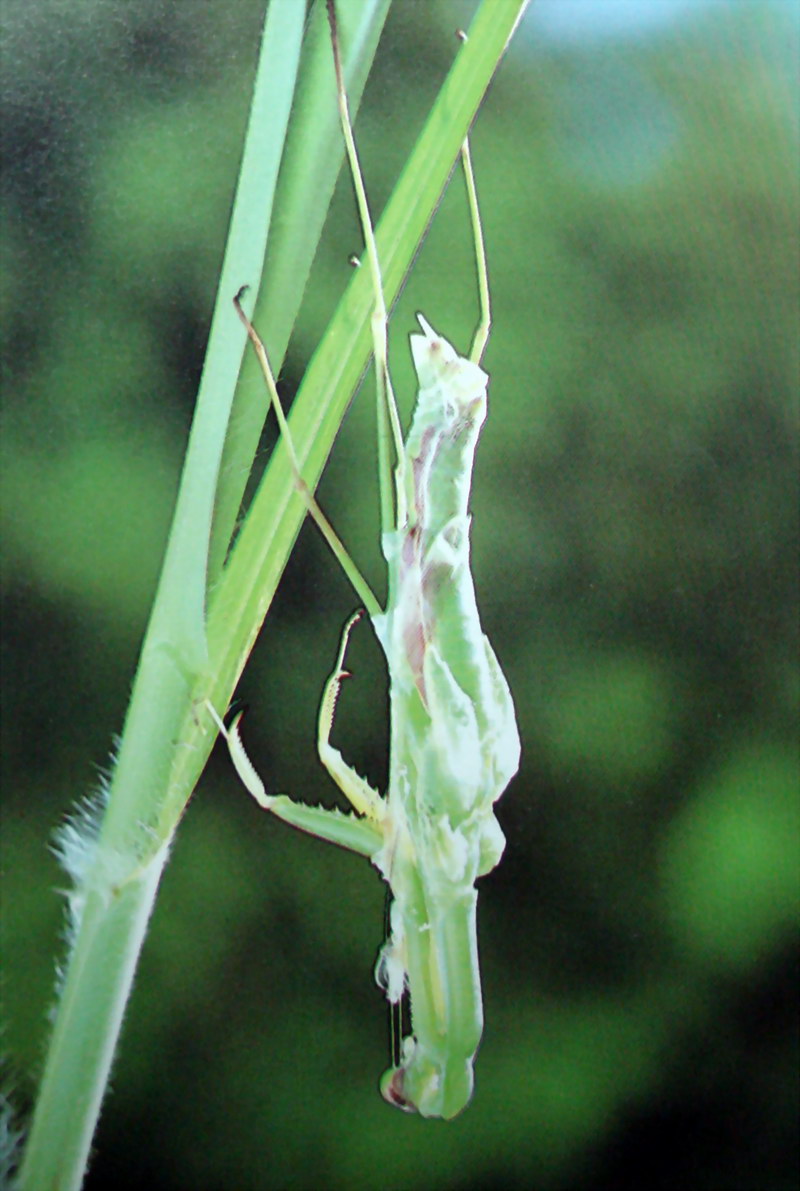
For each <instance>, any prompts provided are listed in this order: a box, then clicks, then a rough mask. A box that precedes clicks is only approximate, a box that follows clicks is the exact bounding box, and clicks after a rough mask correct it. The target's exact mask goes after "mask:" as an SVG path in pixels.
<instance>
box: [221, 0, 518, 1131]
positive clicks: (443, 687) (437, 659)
mask: <svg viewBox="0 0 800 1191" xmlns="http://www.w3.org/2000/svg"><path fill="white" fill-rule="evenodd" d="M328 4H329V12H330V14H331V27H332V33H333V47H334V59H335V63H336V73H337V83H338V92H339V105H340V109H341V113H342V124H343V130H344V135H345V141H346V143H347V150H348V157H349V160H350V166H351V171H352V174H353V181H354V185H355V188H356V195H357V198H358V203H359V210H360V214H361V219H362V224H363V228H364V236H365V240H366V247H367V255H368V258H369V264H370V267H371V269H372V272H373V276H374V278H375V291H376V316H375V319H374V327H375V359H376V374H377V377H378V404H379V426H380V427H381V428H382V434H381V443H380V444H379V457H380V472H381V493H382V509H383V533H382V541H381V547H382V551H383V554H384V557H385V559H386V564H387V569H388V599H387V603H386V608H385V609H382V608H381V607H380V605H379V603H378V601H377V600H376V598H375V596H374V595H373V593H372V592H371V590H370V589H369V587H368V585H367V584H366V582H365V581H364V580H363V578H362V577H361V576H360V574H359V572H358V571H357V569H356V568H355V566H354V564H353V563H352V560H351V559H350V558H349V556H348V555H347V554H346V552H345V551H344V548H343V546H342V545H341V543H340V542H339V539H338V538H337V537H336V535H335V533H334V531H333V529H332V527H331V526H330V524H329V522H328V521H327V519H326V518H325V516H324V514H323V513H322V511H321V510H320V508H319V506H318V505H317V503H316V501H315V500H314V498H313V496H312V495H311V494H310V493H309V492H308V490H307V488H306V487H305V485H304V483H303V481H302V480H301V479H300V477H299V471H297V469H295V470H296V478H297V482H298V487H299V488H300V490H301V491H302V492H303V493H304V496H305V499H306V501H307V504H308V508H309V512H310V513H311V515H312V516H313V518H314V520H315V521H316V522H317V524H318V525H319V527H320V529H321V530H322V532H323V534H324V535H325V537H326V539H327V541H328V542H329V544H330V545H331V547H332V549H333V550H334V553H335V554H336V556H337V558H339V560H340V561H341V562H342V565H343V566H344V568H345V571H346V573H347V574H348V577H349V578H350V579H351V581H352V583H353V586H354V587H355V589H356V591H357V593H358V595H359V598H360V599H361V601H362V602H363V604H364V606H365V608H366V610H367V613H368V614H369V618H370V620H371V622H372V625H373V628H374V630H375V633H376V635H377V637H378V640H379V641H380V644H381V646H382V647H383V651H384V653H385V655H386V661H387V665H388V669H389V677H390V715H391V729H390V733H391V734H390V750H391V751H390V769H389V787H388V790H387V793H386V796H385V797H384V796H382V795H381V794H380V793H379V792H378V791H377V790H375V789H373V788H372V787H371V786H370V785H369V784H368V783H367V782H366V781H365V780H364V779H363V778H361V777H360V776H359V775H358V774H357V773H356V772H355V771H354V770H353V769H351V768H350V766H349V765H347V763H346V762H345V761H344V759H343V757H342V755H341V753H340V752H339V750H338V749H336V748H334V747H333V746H332V745H331V743H330V730H331V724H332V721H333V712H334V707H335V704H336V697H337V694H338V691H339V686H340V684H341V681H342V679H343V677H345V674H346V671H345V669H344V657H345V651H346V647H347V639H348V636H349V633H350V630H351V628H352V626H353V624H354V622H355V620H357V619H358V616H359V615H360V614H359V613H356V615H355V616H353V617H351V619H350V620H349V621H348V623H347V625H346V626H345V630H344V633H343V635H342V641H341V645H340V649H339V654H338V657H337V659H336V665H335V667H334V670H333V673H332V674H331V676H330V678H329V680H328V682H327V684H326V687H325V691H324V694H323V698H322V703H321V706H320V713H319V734H318V747H319V754H320V759H321V760H322V763H323V764H324V765H325V767H326V768H327V770H328V772H329V773H330V775H331V777H332V778H333V779H334V781H335V782H336V784H337V785H338V786H339V787H340V789H341V790H342V791H343V792H344V794H345V795H346V796H347V798H348V800H349V802H350V804H351V806H352V808H353V811H352V812H347V813H343V812H340V811H330V810H326V809H324V808H322V807H318V806H317V807H312V806H307V805H304V804H302V803H297V802H295V801H293V800H292V799H291V798H288V797H287V796H285V795H277V796H272V795H268V794H267V793H266V791H265V789H264V785H263V783H262V782H261V779H260V778H259V777H258V775H257V773H256V772H255V770H254V768H253V766H252V765H251V763H250V761H249V759H248V757H247V755H246V753H245V751H244V747H243V746H242V743H241V740H240V738H239V733H238V717H237V720H235V721H234V722H233V724H232V725H231V727H230V729H227V730H226V729H225V728H224V726H223V725H222V723H221V721H220V720H219V719H218V717H217V715H216V713H215V712H214V713H213V714H214V718H215V720H216V721H217V723H218V724H219V726H220V728H221V730H222V732H223V733H224V734H225V736H226V739H227V741H228V745H229V748H230V751H231V756H232V758H233V761H234V764H235V765H236V769H237V771H238V773H239V776H240V777H241V779H242V781H243V782H244V784H245V785H246V787H247V788H248V790H249V791H250V793H251V794H252V795H253V796H254V797H255V798H256V800H257V801H258V802H259V804H260V805H261V806H263V807H265V808H266V809H268V810H270V811H272V812H273V813H274V814H275V815H277V816H278V817H280V818H281V819H284V820H285V821H286V822H288V823H290V824H292V825H293V826H295V827H299V828H301V829H303V830H304V831H308V832H311V833H312V834H314V835H317V836H319V837H320V838H322V839H326V840H329V841H332V842H333V843H337V844H340V845H342V846H343V847H346V848H349V849H351V850H352V851H355V852H358V853H360V854H361V855H364V856H367V857H368V858H369V859H370V860H371V861H372V863H373V864H374V865H375V866H376V867H377V868H378V869H379V871H380V872H381V874H382V875H383V877H384V878H385V880H386V881H387V883H388V885H389V887H390V889H391V894H392V899H393V901H392V907H391V918H390V925H391V929H390V933H389V938H388V939H387V941H386V942H385V944H384V946H383V947H382V949H381V952H380V955H379V957H378V963H377V965H376V978H377V980H378V983H379V984H380V985H381V987H382V988H383V989H384V990H385V992H386V995H387V998H388V999H389V1001H390V1002H391V1003H392V1004H393V1005H395V1006H396V1005H398V1004H399V1002H400V1000H401V998H402V997H403V995H404V994H405V993H408V995H409V997H410V1004H411V1033H410V1035H409V1036H408V1037H406V1038H404V1039H403V1040H402V1044H401V1047H400V1053H399V1061H397V1062H395V1063H393V1065H392V1066H391V1067H390V1068H389V1070H388V1071H387V1072H386V1073H385V1075H384V1076H383V1079H382V1081H381V1091H382V1093H383V1095H384V1097H385V1098H386V1099H387V1100H388V1101H389V1102H390V1103H392V1104H395V1105H397V1106H399V1107H401V1108H405V1109H408V1110H410V1111H417V1112H419V1113H421V1114H422V1115H423V1116H426V1117H443V1118H445V1119H449V1118H451V1117H454V1116H455V1115H456V1114H457V1113H458V1112H460V1111H461V1110H462V1109H463V1108H464V1107H465V1106H466V1104H467V1103H468V1102H469V1099H470V1096H471V1094H472V1087H473V1078H474V1077H473V1063H474V1059H475V1054H476V1051H477V1049H478V1045H479V1043H480V1039H481V1033H482V1029H483V1008H482V1001H481V985H480V974H479V968H478V948H477V934H476V909H477V891H476V889H475V881H476V879H477V878H478V877H480V876H483V875H485V874H486V873H488V872H490V871H491V869H493V868H494V867H495V865H496V864H497V862H498V861H499V859H500V857H501V855H502V852H503V848H504V844H505V840H504V837H503V833H502V831H501V830H500V826H499V824H498V822H497V819H496V818H495V814H494V803H495V802H496V801H497V799H498V798H499V797H500V795H501V794H502V793H503V791H504V789H505V788H506V786H507V784H508V782H509V781H510V779H511V778H512V776H513V775H514V774H515V773H516V771H517V767H518V764H519V757H520V744H519V736H518V732H517V725H516V720H515V715H514V706H513V702H512V699H511V694H510V691H509V688H508V683H507V682H506V679H505V677H504V675H503V673H502V671H501V669H500V665H499V663H498V661H497V658H496V657H495V654H494V651H493V650H492V647H491V645H490V644H489V641H488V640H487V638H486V636H485V635H484V633H483V631H482V629H481V624H480V617H479V614H478V608H477V604H476V600H475V589H474V586H473V581H472V575H471V572H470V555H469V529H470V516H469V512H468V504H469V494H470V485H471V479H472V468H473V462H474V456H475V448H476V445H477V441H478V436H479V434H480V430H481V426H482V425H483V422H484V419H485V417H486V385H487V380H488V378H487V375H486V373H485V372H484V371H483V369H482V368H481V367H480V364H479V360H480V357H481V355H482V351H483V347H484V346H485V342H486V339H487V336H488V326H489V315H488V309H489V307H488V284H487V282H486V271H485V264H484V257H483V243H482V237H481V232H480V223H479V219H478V214H477V205H476V199H475V192H474V183H473V179H472V171H471V164H470V160H469V151H468V148H467V146H466V145H465V147H464V152H463V160H464V166H465V175H466V179H467V188H468V193H469V197H470V209H471V212H472V216H473V227H474V230H475V237H476V248H477V259H478V273H479V279H480V290H481V303H482V310H483V316H484V317H483V319H482V323H481V326H480V327H479V329H478V332H477V333H476V336H475V342H474V343H473V346H472V350H471V353H470V356H469V358H464V357H462V356H459V355H458V353H457V352H456V351H455V349H454V348H453V347H452V346H451V345H450V343H448V342H447V340H446V339H443V338H442V337H441V336H440V335H438V334H437V333H436V332H435V331H434V330H433V328H432V327H431V326H430V324H429V323H428V322H426V320H425V319H424V318H423V317H422V316H421V315H420V316H419V323H420V328H421V331H420V332H418V333H416V334H414V335H412V336H411V351H412V356H413V360H414V366H415V369H416V373H417V378H418V383H419V394H418V397H417V403H416V407H415V411H414V415H413V419H412V424H411V428H410V430H409V433H408V436H407V438H406V440H405V441H403V438H402V433H401V431H400V423H399V418H398V415H397V410H396V407H395V403H394V396H393V394H392V389H391V384H390V381H389V375H388V369H387V367H386V313H385V308H384V302H383V296H382V290H381V283H380V271H379V265H378V259H377V253H376V250H375V242H374V237H373V234H372V227H371V222H370V218H369V212H368V208H367V203H366V196H365V194H364V189H363V183H362V180H361V174H360V169H359V166H358V161H357V157H356V151H355V145H354V143H353V139H352V132H351V129H350V120H349V115H348V112H347V102H346V97H345V93H344V87H343V84H342V78H341V68H340V64H339V53H338V44H337V38H336V29H335V19H334V16H333V8H332V0H328ZM237 310H238V312H239V314H240V317H241V318H242V319H243V321H244V322H245V324H246V326H247V329H248V334H249V335H250V338H251V341H252V342H253V344H254V346H255V348H256V350H257V352H258V355H259V359H260V360H261V363H262V367H263V370H264V374H265V377H266V380H267V384H268V385H269V388H270V393H271V396H272V400H273V404H274V406H275V409H276V413H277V415H278V419H279V423H280V427H281V431H282V433H283V434H284V435H287V436H288V429H287V427H286V422H285V419H284V417H283V412H282V410H281V406H280V401H279V399H278V395H277V391H276V389H275V383H274V380H273V377H272V373H271V370H270V368H269V363H268V361H267V357H266V352H265V350H264V347H263V344H262V343H261V341H260V339H259V337H258V335H257V334H256V332H255V330H254V329H253V327H252V325H251V324H250V323H249V320H247V318H246V316H245V315H244V313H243V312H242V309H241V306H240V304H239V300H238V298H237ZM287 446H288V447H289V450H290V454H292V456H293V454H294V453H293V449H292V445H291V439H290V438H288V437H287ZM392 450H393V451H394V460H393V462H394V471H393V475H392V468H391V463H392V460H391V451H392ZM212 711H213V709H212Z"/></svg>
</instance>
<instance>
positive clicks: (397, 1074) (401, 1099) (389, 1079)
mask: <svg viewBox="0 0 800 1191" xmlns="http://www.w3.org/2000/svg"><path fill="white" fill-rule="evenodd" d="M404 1079H405V1070H404V1069H403V1068H402V1067H390V1068H389V1070H388V1071H386V1072H384V1074H383V1075H382V1076H381V1083H380V1088H381V1095H382V1096H383V1098H384V1100H385V1101H386V1103H387V1104H391V1105H392V1106H393V1107H394V1108H399V1109H401V1110H402V1112H416V1111H417V1110H416V1108H415V1106H414V1105H413V1104H412V1103H411V1101H410V1100H407V1099H406V1097H405V1095H404V1093H403V1083H404Z"/></svg>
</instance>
